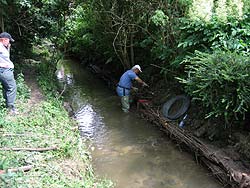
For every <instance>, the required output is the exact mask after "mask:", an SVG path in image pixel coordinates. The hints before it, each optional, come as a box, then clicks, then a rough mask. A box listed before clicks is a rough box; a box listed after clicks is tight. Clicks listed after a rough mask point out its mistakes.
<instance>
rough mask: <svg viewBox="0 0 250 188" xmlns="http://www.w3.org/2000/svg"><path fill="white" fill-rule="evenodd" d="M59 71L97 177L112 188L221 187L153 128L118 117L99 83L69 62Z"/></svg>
mask: <svg viewBox="0 0 250 188" xmlns="http://www.w3.org/2000/svg"><path fill="white" fill-rule="evenodd" d="M60 67H63V71H64V73H63V75H64V76H63V78H60V80H61V83H62V85H64V88H65V86H66V90H65V98H66V100H67V101H69V102H70V103H71V104H72V106H73V108H74V110H75V111H76V113H75V118H76V120H77V122H78V123H79V130H80V134H81V136H82V137H85V138H89V139H90V140H91V142H92V145H93V147H92V148H94V150H93V152H92V155H93V163H94V168H95V170H96V173H97V174H98V175H100V176H102V177H103V176H104V177H107V178H109V179H112V180H113V181H114V182H115V183H116V187H117V188H219V187H221V186H220V185H219V184H218V183H217V182H216V180H215V179H214V178H212V177H211V176H210V175H209V172H208V171H207V170H206V169H204V168H202V167H201V166H199V165H198V164H196V163H195V162H194V160H193V157H192V156H190V155H189V154H187V153H185V152H181V151H179V150H178V149H177V148H176V147H175V146H174V145H173V143H172V142H171V141H170V140H169V139H168V137H167V136H166V135H165V134H164V133H163V132H162V131H160V130H159V129H158V128H157V127H154V126H152V125H151V124H149V123H148V122H146V121H144V120H142V119H140V118H138V117H136V115H135V114H132V113H129V114H124V113H123V112H122V111H121V109H120V101H119V98H118V97H117V96H116V94H115V93H114V92H112V91H110V90H109V89H108V88H107V87H106V86H105V84H104V83H103V82H102V81H101V80H98V79H97V78H95V76H94V75H92V74H91V73H89V72H88V71H87V70H85V69H83V68H81V66H80V65H79V64H77V63H75V62H72V61H69V60H67V61H66V60H65V61H63V62H61V65H60ZM67 75H69V76H68V77H69V78H70V79H69V80H70V82H69V81H67ZM60 76H61V75H60Z"/></svg>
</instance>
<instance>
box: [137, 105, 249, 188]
mask: <svg viewBox="0 0 250 188" xmlns="http://www.w3.org/2000/svg"><path fill="white" fill-rule="evenodd" d="M142 106H143V107H144V108H143V109H141V110H140V112H141V115H142V116H143V117H144V118H146V119H147V120H148V121H150V122H152V123H154V124H156V125H158V126H160V127H161V129H162V130H163V131H164V132H166V133H167V134H168V135H169V136H170V137H171V139H174V140H176V142H178V143H182V144H184V145H185V146H186V147H187V148H188V149H189V150H191V151H192V152H194V153H195V154H196V155H197V156H199V158H200V159H201V161H202V163H203V164H204V165H206V166H207V167H208V168H209V169H210V170H211V172H212V173H213V175H214V176H215V177H216V178H217V179H218V180H219V181H220V182H221V183H223V184H224V185H225V186H230V187H237V188H238V187H240V188H250V170H249V169H247V168H246V167H244V166H243V165H241V164H240V163H237V162H236V161H234V160H233V159H232V158H231V157H229V156H227V154H226V153H224V150H223V149H221V148H216V147H211V146H210V145H208V144H205V143H203V142H202V141H201V140H200V139H198V138H196V137H194V136H193V135H192V134H190V133H189V132H187V131H185V130H184V129H181V128H179V127H178V126H176V125H175V124H173V123H171V122H167V121H166V119H165V118H164V117H163V116H162V115H161V114H159V113H157V111H156V110H154V109H153V107H152V106H149V105H146V104H142Z"/></svg>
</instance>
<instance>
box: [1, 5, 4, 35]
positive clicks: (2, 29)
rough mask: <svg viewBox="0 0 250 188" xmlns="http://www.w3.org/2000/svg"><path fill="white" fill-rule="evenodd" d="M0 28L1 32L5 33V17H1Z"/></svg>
mask: <svg viewBox="0 0 250 188" xmlns="http://www.w3.org/2000/svg"><path fill="white" fill-rule="evenodd" d="M0 12H3V10H2V9H0ZM0 27H1V32H3V31H4V20H3V15H2V14H1V15H0Z"/></svg>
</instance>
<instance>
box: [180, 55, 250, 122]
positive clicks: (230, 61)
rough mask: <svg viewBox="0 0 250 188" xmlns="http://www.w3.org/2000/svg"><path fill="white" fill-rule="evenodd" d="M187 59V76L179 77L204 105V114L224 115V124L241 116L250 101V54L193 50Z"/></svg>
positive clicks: (188, 90)
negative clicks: (192, 54)
mask: <svg viewBox="0 0 250 188" xmlns="http://www.w3.org/2000/svg"><path fill="white" fill-rule="evenodd" d="M186 62H188V63H189V64H188V65H186V71H187V73H188V77H187V78H186V79H180V80H181V82H182V83H183V84H184V86H185V90H186V92H187V93H188V94H189V95H190V96H192V97H193V99H194V100H199V101H201V102H202V104H203V105H204V106H205V107H206V109H207V110H208V114H207V117H210V116H215V117H218V116H220V117H224V118H225V120H226V123H228V122H229V120H233V119H235V117H237V116H238V117H241V118H242V117H244V114H245V112H246V111H247V110H248V109H249V104H250V95H249V92H250V82H249V81H250V74H249V71H250V58H249V56H248V57H244V56H242V55H239V54H237V53H235V52H230V51H226V52H224V51H215V52H214V53H212V54H209V53H202V52H198V51H196V52H195V56H194V57H188V58H187V59H186Z"/></svg>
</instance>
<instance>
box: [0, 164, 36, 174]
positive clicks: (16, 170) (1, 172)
mask: <svg viewBox="0 0 250 188" xmlns="http://www.w3.org/2000/svg"><path fill="white" fill-rule="evenodd" d="M32 168H33V166H32V165H28V166H22V167H18V168H9V169H7V170H0V174H6V173H10V172H27V171H29V170H31V169H32Z"/></svg>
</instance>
